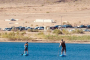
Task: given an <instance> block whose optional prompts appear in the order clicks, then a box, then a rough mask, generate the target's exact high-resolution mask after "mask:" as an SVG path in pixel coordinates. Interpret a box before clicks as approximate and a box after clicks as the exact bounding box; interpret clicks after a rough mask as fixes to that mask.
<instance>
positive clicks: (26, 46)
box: [24, 42, 28, 54]
mask: <svg viewBox="0 0 90 60" xmlns="http://www.w3.org/2000/svg"><path fill="white" fill-rule="evenodd" d="M24 48H25V50H24V54H25V52H26V51H27V54H28V42H26V43H25V45H24Z"/></svg>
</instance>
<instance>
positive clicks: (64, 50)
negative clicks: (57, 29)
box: [59, 39, 66, 55]
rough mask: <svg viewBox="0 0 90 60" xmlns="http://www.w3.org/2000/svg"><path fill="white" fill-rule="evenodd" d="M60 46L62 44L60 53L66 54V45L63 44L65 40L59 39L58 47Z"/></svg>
mask: <svg viewBox="0 0 90 60" xmlns="http://www.w3.org/2000/svg"><path fill="white" fill-rule="evenodd" d="M60 46H62V49H61V55H62V54H63V52H64V55H66V45H65V41H63V39H61V42H60V45H59V47H60Z"/></svg>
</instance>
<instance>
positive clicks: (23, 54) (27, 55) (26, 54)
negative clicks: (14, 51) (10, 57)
mask: <svg viewBox="0 0 90 60" xmlns="http://www.w3.org/2000/svg"><path fill="white" fill-rule="evenodd" d="M21 55H23V56H28V55H29V54H21Z"/></svg>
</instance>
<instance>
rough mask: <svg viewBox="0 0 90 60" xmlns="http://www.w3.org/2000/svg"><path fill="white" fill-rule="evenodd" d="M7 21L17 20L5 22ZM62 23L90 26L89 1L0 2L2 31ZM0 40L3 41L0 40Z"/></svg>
mask: <svg viewBox="0 0 90 60" xmlns="http://www.w3.org/2000/svg"><path fill="white" fill-rule="evenodd" d="M8 19H18V20H17V21H5V20H8ZM36 19H52V20H54V21H55V22H56V23H39V22H38V23H37V22H34V21H35V20H36ZM64 21H67V22H68V23H70V24H71V25H73V26H79V25H81V24H83V25H90V1H89V0H27V1H26V0H13V1H12V0H0V28H2V29H4V28H5V27H12V26H16V27H17V26H24V27H26V26H28V27H36V26H55V25H61V24H63V22H64ZM1 32H2V31H1ZM87 34H89V33H87ZM0 40H3V41H4V39H2V38H0ZM5 41H7V39H5Z"/></svg>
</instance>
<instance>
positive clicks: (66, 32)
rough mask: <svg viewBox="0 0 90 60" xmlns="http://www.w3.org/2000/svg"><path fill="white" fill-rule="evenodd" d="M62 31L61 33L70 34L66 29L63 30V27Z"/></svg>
mask: <svg viewBox="0 0 90 60" xmlns="http://www.w3.org/2000/svg"><path fill="white" fill-rule="evenodd" d="M62 33H63V34H66V35H67V34H70V33H69V31H68V30H65V29H63V30H62Z"/></svg>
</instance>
